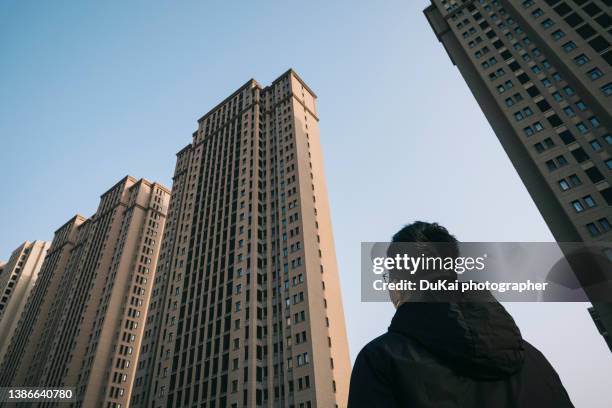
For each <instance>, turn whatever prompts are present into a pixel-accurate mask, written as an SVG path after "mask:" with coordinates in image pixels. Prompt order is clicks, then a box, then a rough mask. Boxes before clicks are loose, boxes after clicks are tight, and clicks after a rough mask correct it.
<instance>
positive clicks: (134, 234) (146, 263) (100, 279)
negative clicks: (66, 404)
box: [0, 176, 170, 407]
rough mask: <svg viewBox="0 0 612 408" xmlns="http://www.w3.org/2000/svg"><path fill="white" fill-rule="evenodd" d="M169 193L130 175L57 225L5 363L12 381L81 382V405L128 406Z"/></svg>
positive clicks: (6, 378) (7, 381)
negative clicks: (91, 206) (87, 211)
mask: <svg viewBox="0 0 612 408" xmlns="http://www.w3.org/2000/svg"><path fill="white" fill-rule="evenodd" d="M169 198H170V192H169V190H167V189H166V188H165V187H164V186H162V185H160V184H158V183H150V182H148V181H146V180H144V179H141V180H136V179H134V178H133V177H129V176H128V177H125V178H124V179H122V180H121V181H119V182H118V183H117V184H116V185H115V186H113V187H112V188H111V189H110V190H108V191H107V192H105V193H104V194H103V195H102V196H101V200H100V204H99V207H98V209H97V211H96V213H95V214H94V215H93V216H92V217H91V218H89V219H85V218H83V217H81V216H75V217H74V218H72V219H71V220H70V221H68V222H67V223H66V224H64V225H63V226H62V227H60V229H58V230H57V231H56V233H55V236H54V239H53V241H52V244H51V248H50V249H49V253H48V255H47V258H46V260H45V262H44V264H43V267H42V269H41V272H40V274H39V279H38V281H37V283H36V285H35V286H34V288H33V289H32V294H31V296H30V299H29V301H28V303H27V305H26V306H25V309H24V312H23V314H22V316H21V319H20V321H19V323H18V326H17V329H16V331H15V334H14V336H13V339H12V342H11V343H10V346H9V349H8V352H7V354H6V358H5V359H4V361H3V362H2V365H1V366H0V384H1V385H2V386H9V385H11V386H47V387H50V386H54V387H59V386H64V387H74V388H76V393H75V395H76V396H77V403H76V404H75V405H76V406H85V407H93V406H96V407H98V406H99V407H120V406H122V407H126V406H128V402H129V399H130V392H131V386H132V383H133V380H134V374H135V370H136V362H137V359H138V352H139V350H140V342H141V339H142V332H143V329H144V323H145V318H146V312H147V306H148V302H149V298H150V295H151V290H152V285H153V280H154V272H155V268H156V262H157V258H158V255H159V254H158V252H159V248H160V244H161V237H162V234H163V231H164V225H165V219H166V214H167V207H168V201H169Z"/></svg>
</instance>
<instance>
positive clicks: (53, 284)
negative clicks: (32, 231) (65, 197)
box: [0, 215, 84, 387]
mask: <svg viewBox="0 0 612 408" xmlns="http://www.w3.org/2000/svg"><path fill="white" fill-rule="evenodd" d="M83 221H84V218H83V217H81V216H78V215H77V216H75V217H73V218H72V219H70V220H69V221H68V222H67V223H66V224H64V225H63V226H62V227H60V228H59V229H58V230H57V231H55V235H54V237H53V240H52V242H51V246H50V247H49V250H48V251H47V256H46V258H45V260H44V262H43V265H42V267H41V269H40V271H39V273H38V279H37V280H36V284H35V285H34V287H33V288H32V290H31V293H30V296H29V297H28V300H27V303H26V305H25V307H24V310H23V312H22V314H21V316H20V318H19V321H18V324H17V327H16V328H15V331H14V334H13V336H12V338H11V339H10V343H9V346H8V349H7V352H6V354H5V358H4V359H3V361H2V363H1V365H0V386H2V387H8V386H11V385H34V384H28V383H26V380H25V378H26V375H27V374H28V367H29V366H30V365H31V364H32V363H33V361H34V357H35V354H36V341H35V340H36V339H40V338H42V337H43V333H44V329H45V326H46V325H47V324H48V323H49V321H50V320H49V317H57V316H49V311H50V309H51V306H52V304H53V302H54V301H55V300H56V299H59V298H62V296H59V295H58V293H59V291H60V289H61V287H60V281H61V277H62V275H63V274H64V270H65V266H66V263H67V262H68V259H69V258H70V252H71V250H72V248H73V246H74V241H75V237H76V231H77V228H78V226H79V225H80V224H81V223H82V222H83Z"/></svg>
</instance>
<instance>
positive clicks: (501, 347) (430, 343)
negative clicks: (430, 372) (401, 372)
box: [389, 295, 525, 380]
mask: <svg viewBox="0 0 612 408" xmlns="http://www.w3.org/2000/svg"><path fill="white" fill-rule="evenodd" d="M489 296H490V295H489ZM490 300H491V301H489V302H482V301H480V302H458V303H404V304H403V305H401V306H400V307H399V308H398V310H397V311H396V313H395V316H394V317H393V320H392V321H391V326H390V327H389V331H390V332H396V333H401V334H403V335H405V336H407V337H410V338H412V339H414V340H416V341H417V342H418V343H420V344H421V345H422V346H423V347H424V348H426V349H427V350H429V351H430V352H431V353H432V354H433V355H435V356H436V357H438V358H439V359H440V360H441V361H442V362H443V363H444V364H445V365H447V366H449V367H450V368H452V369H453V370H454V371H455V372H457V373H459V374H461V375H465V376H468V377H471V378H477V379H485V380H486V379H491V380H494V379H501V378H505V377H508V376H510V375H512V374H514V373H516V372H517V371H519V370H520V369H521V367H522V366H523V361H524V358H525V352H524V346H523V339H522V337H521V333H520V331H519V329H518V327H517V326H516V324H515V323H514V320H513V319H512V317H511V316H510V315H509V314H508V312H506V310H505V309H504V307H503V306H502V305H501V304H499V303H498V302H496V301H495V300H494V299H493V297H492V296H491V298H490Z"/></svg>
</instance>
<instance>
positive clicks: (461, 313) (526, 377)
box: [348, 302, 573, 408]
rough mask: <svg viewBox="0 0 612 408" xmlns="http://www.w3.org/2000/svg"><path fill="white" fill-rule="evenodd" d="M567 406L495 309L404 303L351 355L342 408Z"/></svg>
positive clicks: (539, 361)
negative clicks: (388, 322) (345, 401)
mask: <svg viewBox="0 0 612 408" xmlns="http://www.w3.org/2000/svg"><path fill="white" fill-rule="evenodd" d="M362 407H363V408H366V407H367V408H395V407H401V408H425V407H427V408H451V407H452V408H455V407H469V408H471V407H482V408H510V407H516V408H532V407H533V408H536V407H537V408H547V407H554V408H565V407H573V405H572V403H571V401H570V399H569V397H568V395H567V392H566V391H565V389H564V388H563V385H562V384H561V380H560V379H559V376H558V375H557V373H556V372H555V370H554V369H553V368H552V366H551V365H550V364H549V363H548V361H547V360H546V358H545V357H544V356H543V355H542V353H540V352H539V351H538V350H536V349H535V348H534V347H533V346H532V345H531V344H529V343H527V342H526V341H525V340H523V339H522V337H521V333H520V331H519V329H518V328H517V327H516V325H515V324H514V320H513V319H512V317H511V316H510V315H509V314H508V313H507V312H506V310H505V309H504V308H503V306H502V305H500V304H499V303H496V302H489V303H405V304H403V305H402V306H400V307H399V309H398V310H397V311H396V313H395V316H394V317H393V320H392V321H391V326H390V327H389V331H388V332H387V333H385V334H383V335H382V336H380V337H378V338H376V339H374V340H373V341H372V342H370V343H369V344H367V345H366V346H365V347H364V348H363V350H361V352H360V353H359V355H358V356H357V360H356V361H355V366H354V368H353V373H352V375H351V386H350V392H349V402H348V408H362Z"/></svg>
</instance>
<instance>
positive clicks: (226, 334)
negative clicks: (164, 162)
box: [131, 70, 350, 408]
mask: <svg viewBox="0 0 612 408" xmlns="http://www.w3.org/2000/svg"><path fill="white" fill-rule="evenodd" d="M315 101H316V95H315V94H314V92H313V91H312V90H311V89H310V88H309V87H308V86H307V85H306V84H305V83H304V82H303V81H302V80H301V79H300V78H299V77H298V75H297V74H296V73H295V72H294V71H292V70H289V71H288V72H286V73H285V74H283V75H282V76H280V77H279V78H278V79H276V80H275V81H274V82H273V83H272V84H271V85H270V86H267V87H262V86H260V85H259V84H258V83H257V82H256V81H254V80H250V81H248V82H247V83H246V84H244V85H243V86H242V87H240V88H239V89H238V90H237V91H236V92H234V93H233V94H231V95H230V96H229V97H227V98H226V99H225V100H224V101H223V102H221V103H220V104H219V105H217V106H216V107H215V108H213V109H212V110H211V111H210V112H209V113H207V114H206V115H204V116H203V117H202V118H201V119H200V120H199V121H198V129H197V130H196V131H195V132H194V133H193V140H192V142H191V143H190V144H189V145H187V146H186V147H185V148H183V149H182V150H181V151H179V152H178V153H177V162H176V168H175V173H174V179H173V180H174V181H173V187H172V196H171V200H170V208H169V212H168V222H167V224H166V231H165V233H164V239H163V241H162V249H161V254H160V259H159V264H158V270H157V273H156V277H155V284H154V287H153V294H152V297H151V303H150V306H149V315H148V317H147V325H146V327H145V334H144V338H143V343H142V351H141V354H140V358H139V363H138V371H137V374H136V381H135V384H134V390H133V393H132V404H131V406H133V407H179V406H181V407H182V406H196V405H197V406H201V407H207V408H213V407H216V408H225V407H227V408H236V407H241V408H242V407H287V408H306V407H308V408H314V407H325V408H330V407H331V408H333V407H335V406H339V407H345V406H346V400H347V393H348V381H349V376H350V362H349V354H348V345H347V339H346V329H345V322H344V314H343V309H342V303H341V296H340V287H339V279H338V272H337V266H336V258H335V250H334V242H333V237H332V228H331V221H330V214H329V208H328V199H327V192H326V186H325V178H324V174H323V159H322V154H321V146H320V140H319V125H318V121H319V119H318V117H317V111H316V102H315Z"/></svg>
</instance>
